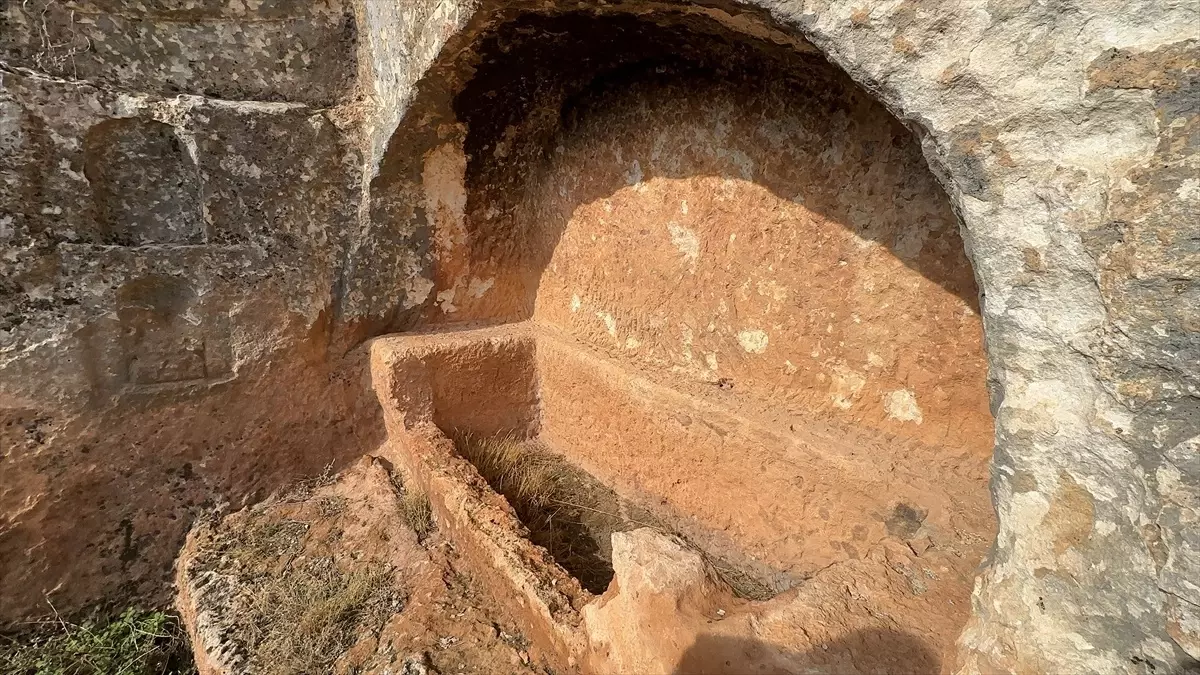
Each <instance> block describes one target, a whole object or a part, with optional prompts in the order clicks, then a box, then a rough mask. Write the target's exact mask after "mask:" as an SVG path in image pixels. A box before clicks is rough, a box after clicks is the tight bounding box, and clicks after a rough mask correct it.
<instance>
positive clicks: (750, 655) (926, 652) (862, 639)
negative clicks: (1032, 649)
mask: <svg viewBox="0 0 1200 675" xmlns="http://www.w3.org/2000/svg"><path fill="white" fill-rule="evenodd" d="M940 671H941V659H940V658H939V657H938V656H937V655H936V654H935V653H934V652H933V651H931V650H930V649H929V647H928V646H927V645H926V644H925V643H924V642H922V641H921V640H920V639H918V638H917V637H915V636H913V635H909V634H907V633H902V632H899V631H893V630H861V631H853V632H851V633H848V634H846V635H845V636H843V637H841V638H839V639H837V640H834V641H831V642H829V643H827V644H823V645H820V646H818V647H815V648H813V649H811V650H809V651H806V652H791V651H788V650H786V649H783V648H780V647H779V646H777V645H772V644H767V643H764V642H760V641H756V640H747V639H744V638H735V637H725V636H712V635H708V636H702V637H701V638H700V639H699V640H697V641H696V643H695V644H693V645H692V646H691V647H690V648H688V650H687V651H686V652H684V655H683V658H682V659H681V660H680V662H679V666H678V667H677V668H676V669H675V671H674V675H768V674H771V675H774V674H777V673H821V674H837V675H843V674H845V675H850V674H855V675H857V674H860V673H861V674H864V675H865V674H866V673H872V674H875V673H878V674H879V675H932V674H935V673H938V672H940Z"/></svg>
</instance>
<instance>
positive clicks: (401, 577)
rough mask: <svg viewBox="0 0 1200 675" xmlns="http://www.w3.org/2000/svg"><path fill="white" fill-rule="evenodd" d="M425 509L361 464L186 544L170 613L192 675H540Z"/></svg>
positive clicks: (376, 469) (372, 462)
mask: <svg viewBox="0 0 1200 675" xmlns="http://www.w3.org/2000/svg"><path fill="white" fill-rule="evenodd" d="M422 499H423V495H419V494H405V493H404V490H403V488H402V487H401V486H400V485H399V484H398V482H396V481H395V480H394V479H393V476H392V474H391V472H390V471H389V469H388V468H387V467H386V466H385V464H384V463H383V462H381V461H380V460H377V459H374V458H371V457H364V458H363V459H362V460H360V461H359V462H358V463H357V464H355V465H354V466H353V467H351V468H350V469H349V470H348V471H347V472H345V473H344V474H342V475H341V476H340V477H339V478H338V479H337V480H336V481H334V480H332V479H329V478H326V479H324V480H319V481H314V482H311V483H307V484H302V485H300V486H299V487H298V488H295V489H293V490H292V491H291V492H290V493H289V494H287V495H284V496H283V497H280V498H277V499H272V500H269V501H267V502H265V503H263V504H261V505H258V506H255V507H252V508H250V509H245V510H242V511H239V512H237V513H235V514H232V515H230V516H228V517H226V518H224V519H223V520H221V521H219V522H213V523H208V524H206V525H203V526H201V527H199V528H197V529H196V530H195V531H193V533H192V535H191V536H190V537H189V539H188V543H187V546H186V547H185V549H184V552H183V554H182V555H181V557H180V561H179V566H178V567H179V569H178V573H179V586H180V593H179V603H178V604H179V610H180V612H181V614H182V615H183V616H184V620H185V623H186V625H187V627H188V630H189V633H190V634H191V638H192V641H193V645H194V648H195V650H196V656H197V665H198V667H199V670H200V672H201V673H202V675H210V674H213V673H226V672H254V673H267V674H272V675H273V674H280V675H282V674H283V673H300V672H306V673H324V672H332V673H338V674H346V675H349V674H351V673H353V674H356V675H366V674H371V673H379V674H382V673H392V674H398V673H404V674H406V675H418V674H425V673H488V674H491V673H509V674H512V675H526V674H535V673H544V672H545V671H544V670H543V669H541V668H540V667H539V666H538V665H536V664H532V663H530V657H529V653H528V651H527V647H528V641H527V640H526V639H525V638H524V637H523V636H522V635H521V633H520V632H519V631H518V630H517V629H516V628H515V627H513V626H509V625H506V624H505V622H504V621H503V620H502V619H501V618H500V617H499V616H498V615H497V613H496V612H494V611H493V609H492V607H491V603H490V601H489V599H488V598H487V597H485V596H483V595H482V594H481V593H480V592H479V591H478V590H477V588H476V587H475V584H474V583H473V581H472V579H471V578H470V576H469V575H467V574H466V573H465V572H464V571H463V570H462V569H461V566H459V565H458V564H457V554H456V551H455V549H454V546H453V544H451V542H449V541H448V540H447V539H446V538H444V537H443V536H442V534H441V533H440V532H439V531H438V530H437V529H436V527H435V526H434V524H433V523H432V522H430V521H429V520H428V518H430V515H429V512H428V510H427V509H421V508H420V501H421V500H422ZM418 532H422V533H423V536H422V535H419V534H418Z"/></svg>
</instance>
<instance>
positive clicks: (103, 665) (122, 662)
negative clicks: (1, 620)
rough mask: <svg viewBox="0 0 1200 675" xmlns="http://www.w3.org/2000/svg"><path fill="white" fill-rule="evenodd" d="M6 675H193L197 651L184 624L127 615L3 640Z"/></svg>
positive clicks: (1, 664) (157, 615)
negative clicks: (193, 653) (194, 653)
mask: <svg viewBox="0 0 1200 675" xmlns="http://www.w3.org/2000/svg"><path fill="white" fill-rule="evenodd" d="M0 672H2V673H5V674H6V675H190V674H192V673H195V672H196V669H195V666H194V665H192V653H191V648H190V647H189V646H188V641H187V638H186V636H185V635H184V631H183V629H182V627H181V626H180V625H179V622H178V620H177V619H176V618H175V617H173V616H171V615H169V614H164V613H162V612H146V611H139V610H135V609H127V610H125V611H124V612H123V613H122V614H121V615H120V616H117V617H115V618H111V617H110V618H106V617H102V616H97V617H93V618H91V619H88V620H86V621H84V622H83V623H80V624H75V623H70V622H67V621H63V620H62V619H53V620H46V621H42V622H39V623H37V624H35V625H34V626H32V627H31V628H30V630H28V631H26V632H23V633H21V634H18V635H12V636H0Z"/></svg>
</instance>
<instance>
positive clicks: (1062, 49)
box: [0, 0, 1200, 673]
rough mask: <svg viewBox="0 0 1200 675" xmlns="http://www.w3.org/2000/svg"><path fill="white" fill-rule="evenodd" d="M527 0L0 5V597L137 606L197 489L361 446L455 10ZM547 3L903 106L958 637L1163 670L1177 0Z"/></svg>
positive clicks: (413, 293) (1191, 404) (422, 191)
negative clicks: (977, 383) (942, 246)
mask: <svg viewBox="0 0 1200 675" xmlns="http://www.w3.org/2000/svg"><path fill="white" fill-rule="evenodd" d="M534 5H535V3H526V2H522V1H517V2H506V3H500V2H493V1H485V2H472V3H467V2H461V3H460V2H456V0H402V1H400V2H377V1H375V0H361V1H359V2H353V3H350V2H346V3H343V2H335V1H329V2H325V1H321V2H318V1H312V2H307V1H306V2H297V3H278V2H259V3H240V2H224V1H222V0H211V1H210V0H203V1H199V0H198V1H196V2H187V3H182V4H180V3H162V2H141V1H134V0H112V1H109V2H98V1H97V2H87V1H82V0H81V1H75V0H70V1H67V0H63V1H61V2H55V1H50V0H31V1H30V2H9V3H5V4H4V5H3V8H2V9H0V12H2V14H0V620H3V621H11V620H14V619H18V618H20V617H23V616H29V615H32V614H36V613H41V612H46V611H48V607H47V606H46V604H45V602H44V598H45V596H46V595H47V594H50V596H51V598H52V600H53V601H54V603H55V606H56V607H57V608H59V609H60V610H62V611H69V610H71V609H76V608H79V607H81V606H83V605H85V604H87V603H89V602H92V601H95V600H99V599H102V598H106V599H120V600H133V599H137V600H140V601H161V600H163V599H165V597H166V596H167V588H166V583H167V581H168V580H169V578H170V573H171V560H172V559H173V558H174V555H175V552H176V551H177V549H178V547H179V546H180V545H181V544H182V543H183V538H184V534H185V532H186V530H187V527H188V525H189V523H190V521H192V520H193V519H194V518H196V517H197V516H199V515H202V514H204V513H206V512H209V511H213V510H219V509H221V508H225V507H234V508H240V507H241V506H242V505H244V504H247V503H250V502H254V501H258V500H260V499H261V498H263V497H266V496H267V495H268V494H269V493H271V492H272V491H274V490H276V489H277V488H278V487H280V486H282V485H284V484H287V483H289V482H291V481H292V480H293V479H295V478H298V477H301V476H304V475H315V474H318V473H319V472H320V471H321V469H322V468H323V467H325V466H326V465H328V464H330V463H333V464H335V465H339V466H340V465H342V464H344V463H346V462H347V461H349V460H350V459H351V458H354V457H358V456H360V455H362V454H363V452H364V451H367V450H369V449H371V448H372V447H374V446H376V445H377V444H378V443H379V441H380V439H381V437H382V423H381V421H380V420H379V414H378V410H377V405H376V403H375V402H374V400H373V398H372V396H371V394H370V390H369V383H368V381H367V380H368V378H367V374H366V361H365V351H364V350H362V349H361V344H362V343H363V341H364V340H366V339H367V338H369V337H372V336H375V335H379V334H382V333H386V332H392V331H397V330H403V329H405V328H407V327H410V326H411V325H412V324H413V323H414V322H415V321H416V320H417V318H418V317H419V316H421V315H422V314H424V315H428V314H430V313H432V312H435V311H441V308H442V307H443V305H439V304H438V302H439V298H438V293H437V292H435V288H437V283H438V281H439V279H438V274H443V273H446V272H447V270H446V269H439V268H438V267H437V265H435V260H436V256H437V251H438V247H439V246H444V245H445V244H446V242H447V241H449V242H451V243H452V242H453V236H449V239H447V238H446V237H445V236H443V238H442V239H441V240H440V241H439V240H438V238H437V235H439V233H440V234H441V235H447V233H450V234H451V235H452V233H453V232H454V230H453V228H452V227H451V226H453V225H454V224H455V223H456V222H459V221H458V220H456V217H457V216H456V214H461V213H462V212H463V210H464V209H466V208H467V207H466V203H467V201H468V199H469V197H468V196H467V195H466V194H465V189H464V188H463V184H464V182H465V180H466V178H465V177H463V176H462V172H463V171H465V168H463V167H464V166H465V165H466V164H467V157H466V155H465V153H464V150H463V147H464V145H463V143H464V138H465V136H466V135H467V133H468V127H469V125H468V124H466V122H465V121H464V120H465V119H466V118H465V117H464V116H462V115H461V112H462V111H461V110H460V109H456V107H455V106H456V105H458V106H462V105H465V104H467V103H469V102H468V101H464V100H462V99H459V98H456V97H457V95H458V94H459V93H460V92H461V91H462V89H463V85H464V83H465V81H466V80H467V79H468V78H469V77H470V76H471V73H473V72H474V70H475V68H476V67H477V66H478V65H479V64H478V63H472V62H471V56H470V55H471V54H472V53H473V52H472V50H473V49H474V48H475V47H476V46H477V45H475V40H476V38H478V37H479V36H480V35H482V34H484V33H485V31H486V30H488V29H496V30H499V31H503V30H504V26H506V25H507V24H508V23H509V22H512V21H514V20H515V18H517V17H519V16H520V15H521V14H522V13H523V12H531V11H539V12H543V13H554V12H555V11H558V10H556V9H555V6H554V3H537V4H536V7H535V6H534ZM560 9H561V10H564V11H565V10H567V9H571V10H579V11H581V12H583V13H584V14H587V13H588V12H592V11H593V10H594V12H595V13H602V12H625V11H627V10H628V11H629V13H630V15H632V16H634V17H637V18H638V20H640V21H655V20H658V17H660V16H663V15H666V14H672V13H675V14H679V15H680V16H684V17H685V18H687V20H688V21H691V20H693V19H697V17H699V18H703V19H704V20H705V21H709V22H710V23H711V25H716V26H719V30H720V31H729V32H732V33H737V34H739V35H750V36H752V37H754V38H755V39H762V40H763V41H764V42H769V43H770V44H772V45H775V46H776V47H778V48H780V49H789V50H801V49H803V50H807V51H808V52H809V53H810V54H811V53H815V52H819V53H820V54H823V55H824V57H825V58H827V59H828V60H829V61H830V62H832V63H833V64H835V65H836V66H837V67H839V68H841V69H842V70H844V71H845V72H846V73H847V74H848V75H849V77H850V78H851V79H852V80H853V81H854V82H856V83H857V84H858V85H859V86H861V87H862V89H864V90H865V92H866V93H868V94H870V95H872V96H874V97H875V98H876V99H878V100H879V101H880V102H881V103H882V104H883V105H884V106H885V107H886V108H887V109H888V110H889V111H890V112H891V113H892V114H893V115H894V116H895V117H896V118H897V119H899V120H900V122H902V123H903V124H904V125H906V126H908V127H909V128H910V129H911V130H912V131H913V132H914V133H915V134H917V136H918V137H919V139H920V142H921V146H922V150H923V154H924V158H925V160H926V161H927V162H928V164H929V166H930V167H931V169H932V170H933V172H934V174H935V175H936V176H937V177H938V179H939V180H940V182H941V183H942V187H943V188H944V190H945V192H946V194H947V196H948V197H949V200H950V204H951V206H952V208H953V211H954V213H955V214H956V216H957V217H958V219H959V221H960V222H959V225H960V229H961V235H962V240H963V243H964V246H965V249H966V252H967V256H968V258H969V259H970V262H971V264H972V266H973V268H974V272H975V277H976V282H977V285H978V289H979V296H980V302H979V309H980V314H981V316H982V323H983V330H984V342H985V351H986V354H987V360H988V366H989V374H988V389H989V393H990V397H991V412H992V415H993V417H994V421H995V441H996V444H995V450H994V455H993V461H992V465H991V472H992V478H991V496H992V501H993V504H994V506H995V509H996V515H997V518H998V534H997V537H996V541H995V545H994V547H993V550H992V553H991V555H990V557H989V558H988V560H986V561H985V565H984V567H983V568H982V569H981V572H980V576H979V578H978V580H977V584H976V591H975V595H974V600H973V607H972V614H971V618H970V620H969V622H968V624H967V627H966V629H965V631H964V632H963V634H962V636H961V638H960V640H959V657H958V658H959V661H958V663H957V664H956V666H957V667H958V668H960V669H961V670H962V672H965V673H983V672H989V673H990V672H1055V673H1092V672H1103V673H1142V672H1146V673H1149V672H1155V673H1161V672H1184V671H1186V670H1189V669H1192V668H1195V667H1196V663H1197V662H1196V659H1197V658H1200V586H1198V585H1197V583H1198V582H1197V579H1200V528H1198V527H1197V526H1196V523H1197V519H1198V512H1197V509H1200V467H1197V452H1198V450H1200V448H1198V445H1197V438H1200V370H1198V368H1200V220H1198V218H1197V216H1196V214H1197V213H1200V179H1198V174H1200V159H1198V157H1200V153H1198V152H1197V147H1198V144H1197V134H1198V133H1200V67H1198V65H1197V64H1198V63H1200V35H1198V34H1197V30H1198V29H1197V26H1200V8H1197V6H1196V5H1195V3H1188V2H1148V1H1137V2H1111V1H1107V0H1081V1H1080V2H1076V3H1073V4H1070V5H1064V4H1062V3H1035V2H1031V1H1029V0H989V1H988V2H964V1H961V0H904V1H903V2H899V3H861V2H850V1H849V0H753V1H752V2H750V3H745V4H736V5H735V4H733V3H725V2H718V3H706V4H704V5H703V6H701V5H700V4H693V3H686V2H680V3H674V2H671V3H637V2H631V3H625V4H622V5H621V6H620V7H614V6H612V5H611V3H605V4H603V5H600V4H599V3H598V4H597V6H596V7H590V6H587V7H584V6H578V5H576V4H573V5H571V7H569V8H568V7H566V6H565V5H564V6H563V7H562V8H560ZM697 20H698V19H697ZM713 22H715V23H713ZM713 30H718V29H713ZM573 37H574V36H573ZM577 37H578V39H579V40H599V41H603V40H605V39H606V37H605V36H604V35H603V34H598V33H595V32H590V33H586V34H580V35H578V36H577ZM602 46H603V49H602V50H598V52H604V51H605V50H607V51H610V52H612V53H616V52H617V51H619V50H621V49H622V48H623V47H622V44H621V43H620V41H619V40H610V42H608V43H603V45H602ZM456 55H466V56H462V58H461V59H459V61H454V59H451V57H452V56H455V58H457V56H456ZM452 63H462V64H466V65H467V67H465V68H456V67H452V66H451V65H447V64H452ZM484 93H485V94H486V92H484ZM516 94H517V96H516V98H518V99H519V98H520V94H521V92H516ZM496 95H499V94H496ZM481 100H484V99H481ZM513 109H518V110H525V112H527V113H530V114H533V113H535V112H537V109H536V108H535V107H532V106H531V107H527V108H520V106H516V107H515V108H513ZM485 118H486V116H484V115H477V116H476V117H475V118H474V119H475V120H476V121H477V123H479V122H478V120H480V119H485ZM545 119H547V120H557V118H556V117H554V116H553V115H550V116H548V117H546V118H545ZM492 121H496V120H492ZM499 122H502V123H503V124H501V126H500V131H501V132H503V129H504V126H503V125H504V124H508V123H509V122H510V120H499ZM434 150H438V152H433V151H434ZM487 151H488V152H491V153H496V152H497V151H498V148H497V147H490V148H488V150H487ZM550 152H553V148H550ZM430 168H432V169H433V170H427V169H430ZM684 243H685V244H686V243H687V242H686V241H684ZM685 249H686V246H685ZM688 250H690V249H688ZM684 254H685V255H686V254H687V251H686V250H685V251H684ZM481 283H482V280H481ZM476 288H479V286H477V287H476ZM464 289H468V290H469V288H468V287H467V286H464ZM439 290H440V289H439ZM443 300H444V298H443ZM746 340H747V342H746V344H748V345H750V346H749V347H748V348H747V351H748V352H752V351H753V350H756V349H759V347H760V346H762V347H763V348H765V347H766V345H764V344H763V343H762V341H761V338H760V337H759V336H757V334H750V335H747V338H746ZM893 403H894V405H893V408H894V409H895V410H899V411H901V412H900V413H895V415H899V416H900V417H906V418H908V419H909V420H915V413H913V412H911V410H912V406H911V405H910V402H909V401H908V400H907V399H899V400H897V401H895V402H893ZM893 412H895V411H893Z"/></svg>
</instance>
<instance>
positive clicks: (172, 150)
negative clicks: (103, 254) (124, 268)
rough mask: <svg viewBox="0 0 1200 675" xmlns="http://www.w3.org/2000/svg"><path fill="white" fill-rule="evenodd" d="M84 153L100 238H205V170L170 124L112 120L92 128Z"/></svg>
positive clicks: (133, 241) (137, 241)
mask: <svg viewBox="0 0 1200 675" xmlns="http://www.w3.org/2000/svg"><path fill="white" fill-rule="evenodd" d="M83 152H84V166H83V173H84V176H85V177H86V178H87V179H88V182H89V183H90V184H91V187H92V197H93V202H94V205H95V218H96V223H97V229H98V232H97V235H96V239H97V241H96V242H95V243H101V244H117V245H122V246H142V245H148V244H201V243H204V238H205V237H204V217H203V213H202V210H201V206H200V204H201V197H200V174H199V171H198V170H197V168H196V164H195V162H194V161H193V160H192V158H191V156H190V155H189V154H188V150H187V148H186V147H185V145H184V143H183V141H182V140H181V139H180V138H179V136H178V135H176V133H175V130H174V129H173V128H172V127H171V126H170V125H168V124H164V123H162V122H156V121H153V120H145V119H114V120H107V121H104V122H101V123H100V124H97V125H95V126H93V127H92V128H91V129H89V130H88V133H87V136H86V137H85V138H84V145H83Z"/></svg>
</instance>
